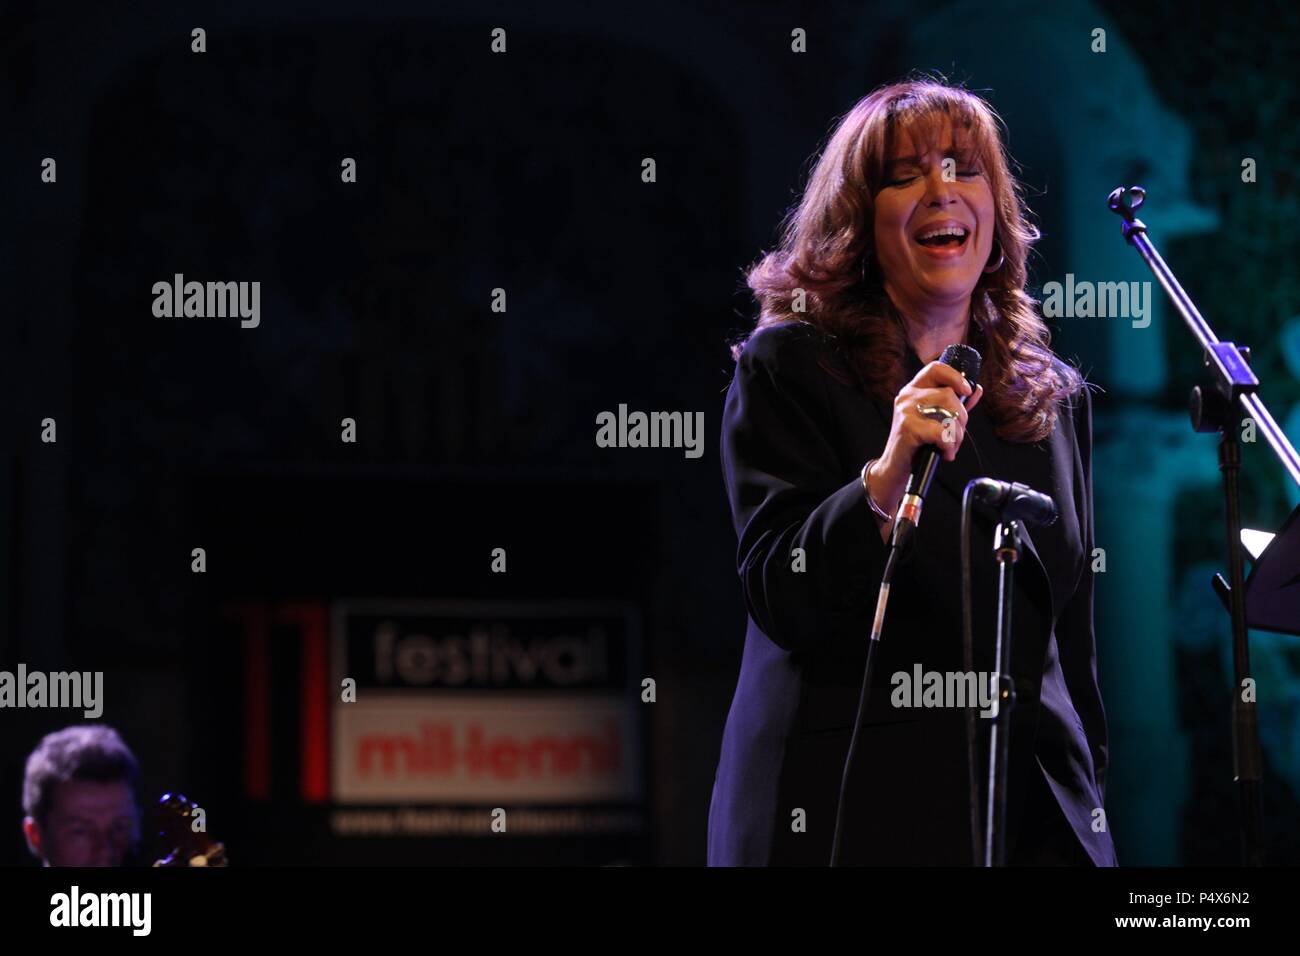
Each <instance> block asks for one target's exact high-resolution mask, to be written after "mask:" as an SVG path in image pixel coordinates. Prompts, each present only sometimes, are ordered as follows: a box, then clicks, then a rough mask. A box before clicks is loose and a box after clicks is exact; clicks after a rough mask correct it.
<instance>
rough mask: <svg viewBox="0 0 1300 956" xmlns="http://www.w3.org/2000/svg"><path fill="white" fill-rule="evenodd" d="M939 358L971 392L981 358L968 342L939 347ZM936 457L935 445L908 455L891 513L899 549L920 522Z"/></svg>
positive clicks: (903, 545) (894, 544)
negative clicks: (904, 476) (894, 512)
mask: <svg viewBox="0 0 1300 956" xmlns="http://www.w3.org/2000/svg"><path fill="white" fill-rule="evenodd" d="M939 361H940V362H942V363H943V364H944V365H951V366H952V367H953V368H955V369H956V370H957V371H959V372H961V374H962V376H963V377H964V378H965V379H966V381H967V383H969V385H970V387H971V389H972V394H973V393H974V388H975V383H976V381H978V379H979V377H980V362H981V361H982V359H981V357H980V353H979V352H978V351H976V350H975V349H973V348H971V347H970V346H969V345H950V346H948V347H947V348H946V349H944V350H943V355H941V356H939ZM969 397H970V396H966V397H965V398H962V399H961V403H962V404H963V405H965V404H966V399H967V398H969ZM940 458H941V456H940V454H939V449H937V448H935V447H934V446H933V445H925V446H923V447H921V448H919V449H917V452H916V456H915V457H914V458H913V459H912V473H911V475H909V476H908V479H907V488H906V490H904V492H903V500H902V501H901V502H899V505H898V514H897V515H895V516H894V533H893V537H892V540H891V547H892V548H894V549H897V550H900V551H901V550H902V549H903V548H904V547H905V546H906V545H907V543H908V541H910V540H911V537H912V533H913V532H914V531H915V530H916V526H917V525H918V524H920V523H921V509H922V508H923V507H924V506H925V496H926V495H927V494H929V493H930V483H931V482H932V481H933V480H934V470H935V468H937V467H938V465H939V461H940Z"/></svg>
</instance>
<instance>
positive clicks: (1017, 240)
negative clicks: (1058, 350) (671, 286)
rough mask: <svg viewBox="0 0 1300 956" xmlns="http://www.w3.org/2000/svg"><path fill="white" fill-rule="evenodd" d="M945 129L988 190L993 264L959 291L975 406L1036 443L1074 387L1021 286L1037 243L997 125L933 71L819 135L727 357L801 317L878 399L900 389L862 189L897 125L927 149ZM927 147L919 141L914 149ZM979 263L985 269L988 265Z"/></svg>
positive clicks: (889, 314) (896, 344)
mask: <svg viewBox="0 0 1300 956" xmlns="http://www.w3.org/2000/svg"><path fill="white" fill-rule="evenodd" d="M949 124H951V127H952V129H953V131H954V135H956V134H957V131H958V130H964V132H965V134H966V137H967V139H966V142H967V144H968V148H969V149H970V151H971V153H972V154H973V156H974V157H975V158H976V159H977V161H978V162H979V164H980V168H981V169H982V170H983V171H984V174H985V176H986V177H987V179H988V183H989V186H990V188H991V190H992V193H993V203H994V209H995V217H994V218H995V227H994V239H995V242H996V246H995V253H994V257H993V258H994V261H996V249H997V248H1000V249H1001V251H1002V255H1003V256H1004V261H1003V263H1002V266H1001V267H1000V268H999V269H997V270H996V271H994V272H992V273H987V272H986V273H984V274H983V275H982V276H981V277H980V280H979V282H978V283H977V284H976V286H975V289H974V291H973V292H972V293H971V328H970V335H969V338H968V341H969V342H970V344H971V345H973V346H975V348H977V349H979V351H980V354H981V355H982V356H983V358H984V361H983V365H982V367H981V370H980V384H982V385H983V386H984V392H985V395H984V399H983V402H982V404H983V405H984V407H986V408H987V409H988V412H989V414H990V416H991V417H992V419H993V421H994V423H995V428H996V431H997V433H998V435H1000V436H1001V437H1002V438H1004V439H1006V440H1007V441H1015V442H1035V441H1040V440H1042V439H1044V438H1046V437H1047V436H1048V435H1050V434H1051V433H1052V430H1053V428H1054V427H1055V425H1056V416H1057V405H1058V402H1059V401H1061V400H1062V399H1067V398H1069V397H1070V396H1072V395H1074V394H1075V393H1076V392H1077V391H1078V390H1079V389H1080V388H1081V387H1082V385H1083V377H1082V376H1081V375H1080V374H1079V372H1078V370H1077V369H1075V368H1073V367H1072V366H1069V365H1067V364H1065V363H1064V362H1062V361H1061V360H1060V359H1058V358H1057V357H1056V356H1055V355H1054V354H1053V352H1052V349H1051V333H1050V332H1049V331H1048V328H1047V326H1046V324H1045V323H1044V322H1043V320H1042V318H1041V317H1040V315H1039V313H1038V303H1037V302H1036V301H1035V300H1034V299H1033V298H1031V297H1030V296H1029V295H1028V294H1027V293H1026V292H1025V280H1026V275H1027V273H1026V267H1025V260H1026V258H1027V256H1028V254H1029V249H1030V246H1031V245H1032V243H1033V242H1034V241H1035V240H1036V239H1037V238H1038V237H1039V232H1038V230H1037V229H1036V228H1034V226H1033V224H1032V223H1031V222H1030V219H1029V209H1028V206H1027V205H1026V203H1025V200H1024V189H1023V187H1022V185H1021V184H1020V182H1019V181H1018V180H1017V179H1016V178H1015V177H1014V176H1013V175H1012V173H1011V169H1010V161H1009V158H1008V156H1007V150H1006V145H1005V141H1004V137H1003V135H1002V121H1001V119H1000V118H999V117H998V115H997V114H996V113H995V112H994V111H993V108H992V107H991V106H989V104H988V103H987V102H985V101H984V100H983V99H982V98H981V97H979V96H977V95H976V94H974V93H972V92H970V91H968V90H966V89H963V88H961V87H959V86H953V85H950V84H948V83H947V82H945V81H944V80H943V79H942V78H941V77H940V78H933V77H928V76H927V77H921V78H915V79H909V80H906V81H904V82H900V83H895V84H892V85H889V86H885V87H881V88H880V89H877V90H875V91H874V92H872V93H870V94H869V95H867V96H865V97H863V98H862V99H861V100H859V101H858V102H857V104H855V105H854V107H853V108H852V109H851V110H849V112H848V113H847V114H846V115H845V116H844V118H843V119H842V120H841V121H840V123H839V125H838V126H837V127H836V128H835V130H834V132H833V133H832V134H831V136H830V138H829V140H828V141H827V144H826V147H825V149H824V150H823V151H822V154H821V156H820V158H819V159H818V161H817V164H816V166H815V167H814V169H813V171H812V174H811V176H810V177H809V180H808V185H807V188H806V189H805V190H804V194H803V198H802V200H801V201H800V202H799V203H798V205H797V206H794V207H792V208H791V209H790V211H789V212H788V213H787V214H786V216H785V218H784V220H783V224H782V230H781V241H780V244H779V245H778V246H777V248H775V249H773V250H772V251H770V252H766V253H765V254H764V255H762V256H761V257H760V259H759V260H758V261H757V262H756V263H755V264H754V265H753V266H752V267H750V269H749V270H748V273H747V276H746V281H747V284H748V286H749V288H750V289H751V290H752V292H753V293H754V297H755V299H757V300H758V303H759V306H760V314H759V319H758V323H757V324H756V325H755V327H754V328H753V329H752V330H750V331H749V332H748V333H747V334H746V335H745V336H744V337H743V338H742V339H740V340H738V341H735V342H733V343H732V347H731V352H732V357H733V358H739V356H740V352H741V350H742V349H743V347H744V343H745V342H746V341H747V340H748V339H749V337H750V336H752V335H753V334H754V333H755V332H757V331H758V330H759V329H763V328H766V327H768V326H771V325H777V324H779V323H782V322H792V321H802V322H807V323H810V324H812V325H813V326H815V327H817V328H818V329H820V330H821V332H823V333H824V334H825V335H826V336H827V337H828V338H829V339H830V340H831V341H832V342H833V343H834V344H835V345H836V346H837V347H838V348H839V350H840V351H842V353H843V354H844V356H845V358H846V359H847V360H848V364H849V367H850V368H851V369H852V371H853V372H854V374H855V375H856V376H857V377H858V380H859V384H860V386H861V387H862V388H863V389H864V390H865V391H867V392H868V393H869V394H870V395H871V396H873V397H874V398H875V399H876V400H877V401H879V402H880V403H881V404H882V405H884V406H885V407H889V406H890V405H892V404H893V400H894V397H895V396H896V395H897V394H898V391H899V390H900V389H901V388H902V387H903V386H904V385H905V384H906V382H907V377H906V375H905V373H904V367H905V366H904V363H903V359H904V356H905V355H906V350H907V345H908V339H907V331H906V326H905V324H904V320H903V317H902V316H901V315H900V314H899V312H898V310H897V308H895V306H894V304H893V303H892V302H891V301H890V299H889V296H888V295H887V294H886V293H885V290H884V282H883V276H882V275H881V273H880V266H879V261H878V259H877V257H876V255H875V250H874V234H873V225H874V219H875V197H876V195H877V194H878V193H879V192H880V190H881V189H882V188H883V186H884V183H885V171H886V160H887V158H888V157H889V156H890V155H891V153H890V150H891V149H892V148H893V145H894V140H895V139H896V137H897V136H898V135H899V132H900V130H903V129H906V131H907V132H908V133H909V134H910V135H912V136H913V137H915V138H916V141H917V143H918V144H920V143H926V144H931V145H932V144H934V143H935V142H937V141H938V137H939V136H940V135H942V134H943V132H944V130H945V129H946V128H947V127H948V126H949ZM929 148H930V145H927V147H926V151H928V149H929ZM990 264H992V263H990Z"/></svg>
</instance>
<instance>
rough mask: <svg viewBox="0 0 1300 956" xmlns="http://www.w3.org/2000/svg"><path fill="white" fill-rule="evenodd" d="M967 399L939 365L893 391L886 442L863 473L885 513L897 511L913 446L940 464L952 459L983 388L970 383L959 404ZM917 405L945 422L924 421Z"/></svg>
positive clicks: (956, 377) (953, 374) (947, 368)
mask: <svg viewBox="0 0 1300 956" xmlns="http://www.w3.org/2000/svg"><path fill="white" fill-rule="evenodd" d="M967 395H972V393H971V387H970V386H969V385H968V384H967V383H966V379H965V378H964V377H963V376H962V374H961V372H959V371H957V369H955V368H953V367H952V366H951V365H945V364H944V363H942V362H931V363H930V364H929V365H926V366H925V367H924V368H923V369H921V371H919V372H917V373H916V377H915V378H913V379H912V380H911V381H910V382H908V383H907V384H906V385H904V386H903V388H902V389H901V390H900V391H899V393H898V396H897V397H896V398H895V399H894V418H893V421H892V422H891V423H890V426H889V440H888V441H886V442H885V450H884V452H883V453H882V454H881V456H880V459H879V460H878V461H876V462H875V463H874V464H873V465H872V466H871V468H870V470H869V471H868V472H867V485H868V487H869V488H870V491H871V497H872V498H873V499H874V500H875V502H876V504H878V505H880V507H881V508H883V509H884V510H885V511H887V512H889V513H890V514H894V513H895V512H897V510H898V505H899V502H901V501H902V499H903V492H904V491H905V490H906V489H907V479H908V477H909V476H910V475H911V473H912V460H913V458H915V456H916V451H917V449H918V448H920V447H921V446H922V445H934V446H935V447H936V448H937V449H938V450H939V453H940V454H941V455H942V456H943V459H944V461H952V460H953V459H954V458H956V457H957V449H959V448H960V447H961V443H962V439H964V438H965V437H966V420H967V416H968V415H969V414H970V412H971V411H972V410H974V408H975V406H976V405H978V404H979V402H980V399H981V398H983V397H984V387H983V386H982V385H976V386H975V390H974V394H973V395H972V397H971V398H970V401H969V403H968V404H966V405H962V403H961V398H962V397H964V396H967ZM918 405H921V406H935V407H938V408H942V409H945V410H946V411H947V412H948V413H949V419H948V420H946V421H939V420H937V419H935V418H929V417H927V416H925V415H923V414H921V411H920V409H919V408H918V407H917V406H918ZM892 525H893V522H892V521H891V522H890V523H889V525H887V526H886V527H885V528H882V529H881V531H882V535H884V534H886V533H887V532H888V531H889V527H890V526H892Z"/></svg>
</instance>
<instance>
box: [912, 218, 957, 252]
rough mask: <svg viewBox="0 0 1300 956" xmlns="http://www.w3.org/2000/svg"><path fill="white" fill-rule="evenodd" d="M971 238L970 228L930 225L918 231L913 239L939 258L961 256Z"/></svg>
mask: <svg viewBox="0 0 1300 956" xmlns="http://www.w3.org/2000/svg"><path fill="white" fill-rule="evenodd" d="M969 238H970V230H969V229H967V228H966V227H965V226H960V225H948V224H945V225H935V226H929V227H926V228H924V229H922V230H921V231H920V232H918V233H916V235H915V236H914V237H913V241H914V242H915V243H916V244H917V245H918V246H920V247H921V248H922V249H924V250H925V252H926V253H927V254H928V255H931V256H935V257H936V258H939V259H950V258H952V257H954V256H959V255H961V253H962V250H963V249H964V248H965V247H966V240H967V239H969Z"/></svg>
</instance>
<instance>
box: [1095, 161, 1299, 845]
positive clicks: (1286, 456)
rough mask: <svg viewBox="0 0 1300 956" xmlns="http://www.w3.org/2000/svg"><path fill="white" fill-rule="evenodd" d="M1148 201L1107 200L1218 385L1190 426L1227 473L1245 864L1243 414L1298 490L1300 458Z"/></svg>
mask: <svg viewBox="0 0 1300 956" xmlns="http://www.w3.org/2000/svg"><path fill="white" fill-rule="evenodd" d="M1145 201H1146V190H1145V189H1143V188H1142V187H1141V186H1127V187H1125V186H1121V187H1120V188H1118V189H1116V190H1114V191H1113V192H1112V193H1111V194H1110V196H1109V198H1108V199H1107V205H1108V206H1109V208H1110V210H1111V212H1113V213H1115V214H1116V215H1118V216H1120V217H1121V218H1122V219H1123V220H1124V223H1123V226H1122V227H1121V231H1122V232H1123V235H1124V238H1125V239H1126V240H1128V242H1129V244H1130V245H1132V246H1133V247H1134V248H1136V249H1137V251H1138V252H1139V253H1140V254H1141V256H1142V258H1143V260H1144V261H1145V262H1146V264H1147V266H1148V267H1149V268H1150V269H1151V271H1152V272H1153V273H1154V274H1155V277H1156V279H1157V281H1159V283H1160V286H1161V288H1163V289H1164V290H1165V293H1166V294H1167V295H1168V296H1169V298H1170V299H1171V300H1172V301H1173V303H1174V307H1175V308H1176V309H1177V310H1178V314H1179V315H1181V316H1182V318H1183V321H1184V322H1185V323H1186V324H1187V327H1188V328H1189V329H1190V330H1191V332H1192V334H1193V335H1194V336H1196V340H1197V342H1199V343H1200V346H1201V348H1202V350H1203V351H1204V354H1205V365H1206V367H1207V368H1209V369H1210V373H1211V375H1212V377H1213V380H1214V384H1213V387H1212V388H1210V389H1202V388H1201V387H1199V386H1197V387H1196V388H1193V389H1192V395H1191V409H1190V410H1191V419H1192V428H1193V429H1194V430H1195V431H1198V432H1211V431H1218V432H1219V435H1220V438H1219V472H1220V474H1221V475H1222V476H1223V497H1224V506H1225V508H1224V511H1225V518H1226V520H1225V526H1224V530H1225V533H1226V535H1227V539H1228V540H1227V543H1228V573H1229V575H1230V577H1231V588H1232V590H1231V593H1230V595H1229V597H1230V599H1231V605H1232V669H1233V680H1234V682H1235V686H1234V690H1233V694H1232V763H1233V779H1234V781H1235V782H1236V784H1237V796H1238V800H1239V808H1240V820H1239V827H1240V832H1241V852H1242V861H1243V863H1244V865H1246V866H1262V865H1263V863H1264V808H1263V793H1262V789H1261V784H1262V781H1263V773H1262V764H1263V761H1262V758H1261V755H1260V749H1259V722H1258V716H1257V711H1256V710H1255V702H1254V700H1250V701H1244V700H1242V699H1241V698H1242V694H1241V690H1242V686H1243V683H1244V682H1245V681H1246V680H1247V679H1248V678H1249V677H1250V644H1249V640H1248V637H1247V632H1246V590H1245V583H1244V576H1243V568H1242V564H1243V562H1242V557H1241V494H1240V487H1239V482H1238V476H1239V474H1240V471H1241V448H1240V446H1239V445H1238V443H1237V428H1238V427H1239V426H1240V422H1241V418H1242V416H1243V415H1245V416H1249V417H1250V418H1252V419H1253V420H1254V421H1255V424H1256V426H1257V428H1258V429H1259V431H1261V432H1263V434H1264V438H1265V440H1266V441H1267V442H1268V444H1269V447H1270V448H1272V449H1273V453H1274V454H1275V455H1277V457H1278V460H1279V461H1281V462H1282V466H1283V467H1284V468H1286V470H1287V471H1288V472H1289V473H1290V475H1291V478H1292V480H1294V481H1295V482H1296V484H1298V485H1300V455H1297V454H1296V450H1295V449H1294V448H1293V447H1292V446H1291V443H1290V442H1289V441H1287V437H1286V434H1285V433H1284V432H1283V431H1282V429H1281V428H1279V427H1278V424H1277V422H1276V421H1274V420H1273V416H1272V415H1271V414H1269V411H1268V408H1267V407H1265V405H1264V403H1263V401H1261V400H1260V398H1259V395H1258V394H1257V393H1258V391H1259V379H1258V378H1256V377H1255V374H1254V373H1253V372H1252V371H1251V369H1250V366H1249V364H1248V363H1249V350H1248V349H1242V348H1238V347H1237V346H1236V345H1234V344H1233V343H1232V342H1222V341H1220V340H1219V338H1218V336H1216V335H1215V334H1214V330H1213V329H1212V328H1210V325H1209V323H1208V322H1206V321H1205V319H1204V318H1203V317H1202V316H1201V313H1200V312H1198V311H1197V309H1196V306H1195V305H1194V304H1193V303H1192V300H1191V298H1190V297H1189V296H1188V295H1187V293H1186V292H1185V291H1183V287H1182V286H1181V285H1179V284H1178V280H1177V279H1176V278H1175V277H1174V274H1173V272H1171V271H1170V269H1169V267H1168V266H1167V265H1165V261H1164V259H1162V258H1161V257H1160V253H1158V252H1157V251H1156V248H1155V246H1154V245H1152V244H1151V240H1150V239H1148V238H1147V227H1146V225H1145V224H1144V223H1143V222H1142V220H1140V219H1138V218H1137V217H1136V216H1135V215H1134V213H1135V212H1136V211H1137V210H1138V209H1139V208H1141V206H1142V204H1143V203H1144V202H1145Z"/></svg>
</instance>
